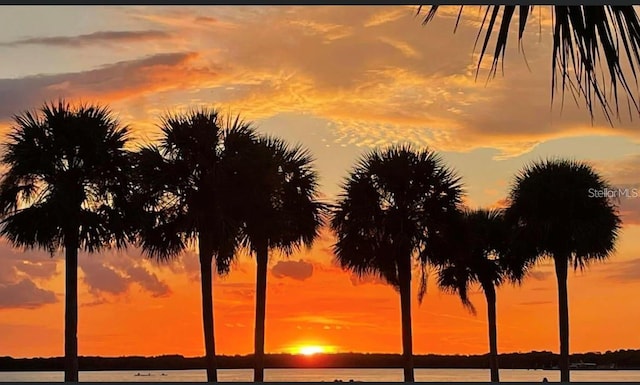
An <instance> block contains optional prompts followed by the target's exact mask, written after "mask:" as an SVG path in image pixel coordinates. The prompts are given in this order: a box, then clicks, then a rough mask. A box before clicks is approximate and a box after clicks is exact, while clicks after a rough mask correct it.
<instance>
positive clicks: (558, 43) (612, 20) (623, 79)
mask: <svg viewBox="0 0 640 385" xmlns="http://www.w3.org/2000/svg"><path fill="white" fill-rule="evenodd" d="M438 7H439V6H437V5H434V6H431V7H430V8H429V10H428V11H427V14H426V16H425V17H424V21H423V23H424V24H427V23H429V22H430V21H431V20H433V18H434V17H435V16H436V13H437V11H438ZM517 7H518V9H519V12H518V41H519V42H520V43H521V41H522V38H523V35H524V31H525V28H526V25H527V20H529V15H530V14H531V11H532V9H533V6H531V5H520V6H517ZM421 10H422V6H420V7H418V14H420V13H421ZM460 13H462V7H461V10H460ZM515 13H516V6H512V5H506V6H505V5H490V6H487V10H486V15H485V18H484V20H483V21H482V23H481V25H480V28H479V30H478V38H480V36H481V35H482V34H483V33H484V42H483V45H482V49H481V51H480V58H479V61H478V69H477V72H476V76H477V73H478V72H479V69H480V65H481V63H482V60H483V59H484V57H485V56H486V55H487V49H488V45H489V41H490V39H491V36H492V33H493V32H494V30H495V29H498V35H497V37H496V44H495V48H494V50H493V61H492V64H491V69H490V74H492V75H493V76H495V74H496V69H497V67H498V65H499V64H500V63H503V62H504V56H505V53H506V47H507V42H508V40H509V29H510V28H511V22H512V20H513V16H514V14H515ZM489 14H490V15H491V16H490V17H489V18H488V20H487V15H489ZM459 18H460V15H459V16H458V20H457V21H456V26H457V24H458V22H459ZM638 67H640V18H639V17H638V14H637V13H636V10H635V8H634V6H632V5H625V6H612V5H602V6H553V59H552V70H553V77H552V84H551V90H552V93H551V98H552V101H553V99H554V95H555V93H556V90H557V89H558V87H560V89H561V92H562V97H563V99H564V94H565V92H566V90H569V91H570V92H571V94H572V96H573V97H574V98H576V99H577V98H582V99H583V100H584V103H585V104H586V107H587V109H588V111H589V114H590V115H591V118H592V119H593V117H594V106H597V105H599V106H600V107H601V108H602V111H603V113H604V115H605V117H606V119H607V120H608V121H609V122H610V123H612V117H613V116H614V115H615V116H617V117H619V116H620V108H619V107H620V106H619V105H620V103H619V97H620V95H624V96H625V97H626V101H627V106H628V107H629V110H631V108H633V109H634V110H636V111H637V112H638V113H640V104H639V103H638V95H637V91H638V77H637V72H638V69H640V68H638ZM633 83H635V86H634V85H633Z"/></svg>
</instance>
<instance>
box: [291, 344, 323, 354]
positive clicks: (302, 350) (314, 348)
mask: <svg viewBox="0 0 640 385" xmlns="http://www.w3.org/2000/svg"><path fill="white" fill-rule="evenodd" d="M298 353H299V354H302V355H305V356H312V355H314V354H318V353H327V349H325V348H324V347H322V346H318V345H305V346H301V347H299V348H298Z"/></svg>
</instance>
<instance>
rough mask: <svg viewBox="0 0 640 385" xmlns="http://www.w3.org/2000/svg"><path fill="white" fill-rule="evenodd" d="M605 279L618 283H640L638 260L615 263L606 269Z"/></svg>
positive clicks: (639, 262)
mask: <svg viewBox="0 0 640 385" xmlns="http://www.w3.org/2000/svg"><path fill="white" fill-rule="evenodd" d="M606 271H607V273H608V275H607V279H609V280H612V281H615V282H618V283H630V282H639V281H640V258H637V259H632V260H630V261H623V262H615V263H612V264H611V265H609V267H608V268H607V270H606Z"/></svg>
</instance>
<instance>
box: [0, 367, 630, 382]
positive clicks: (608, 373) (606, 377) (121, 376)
mask: <svg viewBox="0 0 640 385" xmlns="http://www.w3.org/2000/svg"><path fill="white" fill-rule="evenodd" d="M136 373H140V374H144V375H145V376H136ZM147 374H150V375H149V376H146V375H147ZM162 374H165V375H162ZM415 376H416V381H427V382H488V381H489V370H487V369H416V371H415ZM544 377H547V378H548V379H549V381H559V380H560V373H559V372H558V371H555V370H522V369H517V370H510V369H504V370H501V371H500V380H501V381H505V382H541V381H542V379H543V378H544ZM63 379H64V376H63V373H62V372H0V381H2V382H9V381H15V382H23V381H34V382H60V381H62V380H63ZM218 379H219V380H220V381H228V382H234V381H238V382H250V381H252V379H253V371H252V370H250V369H222V370H219V371H218ZM334 380H342V381H349V380H354V381H367V382H400V381H402V369H266V370H265V381H270V382H321V381H334ZM571 380H572V381H576V382H580V381H584V382H632V381H635V382H640V370H582V371H573V372H571ZM80 381H87V382H91V381H95V382H106V381H113V382H201V381H206V373H205V371H204V370H165V371H154V370H152V371H148V370H145V371H119V370H112V371H99V372H80Z"/></svg>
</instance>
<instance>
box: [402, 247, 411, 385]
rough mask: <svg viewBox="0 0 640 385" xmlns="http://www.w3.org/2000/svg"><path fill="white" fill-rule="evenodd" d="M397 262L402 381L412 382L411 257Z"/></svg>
mask: <svg viewBox="0 0 640 385" xmlns="http://www.w3.org/2000/svg"><path fill="white" fill-rule="evenodd" d="M405 259H406V261H405V260H403V261H402V263H401V264H399V266H398V267H399V268H398V278H399V281H400V312H401V313H402V361H403V367H404V381H405V382H414V381H415V379H414V374H413V337H412V332H411V259H410V257H406V258H405Z"/></svg>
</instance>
